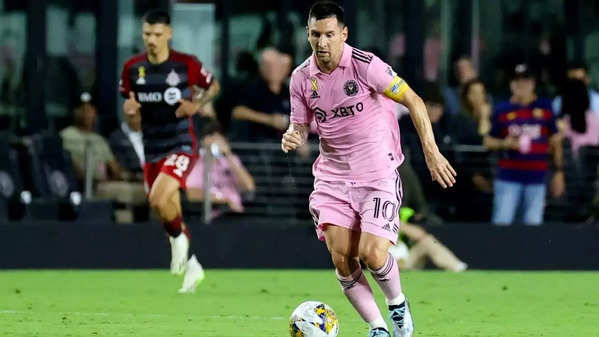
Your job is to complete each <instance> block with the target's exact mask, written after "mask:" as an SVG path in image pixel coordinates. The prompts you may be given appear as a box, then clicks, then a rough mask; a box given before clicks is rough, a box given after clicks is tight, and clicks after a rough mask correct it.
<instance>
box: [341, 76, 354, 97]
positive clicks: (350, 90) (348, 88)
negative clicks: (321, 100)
mask: <svg viewBox="0 0 599 337" xmlns="http://www.w3.org/2000/svg"><path fill="white" fill-rule="evenodd" d="M343 90H345V94H346V95H347V96H355V95H356V94H357V93H358V83H356V81H354V80H349V81H347V82H345V84H344V85H343Z"/></svg>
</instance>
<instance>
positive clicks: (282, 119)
mask: <svg viewBox="0 0 599 337" xmlns="http://www.w3.org/2000/svg"><path fill="white" fill-rule="evenodd" d="M270 116H271V117H270V118H271V120H270V125H271V126H272V127H273V128H275V129H277V130H281V131H283V130H285V129H287V127H288V126H289V116H287V115H284V114H280V113H274V114H272V115H270Z"/></svg>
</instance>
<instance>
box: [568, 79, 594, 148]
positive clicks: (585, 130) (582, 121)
mask: <svg viewBox="0 0 599 337" xmlns="http://www.w3.org/2000/svg"><path fill="white" fill-rule="evenodd" d="M562 97H563V101H562V111H561V113H560V116H562V117H563V119H562V122H560V129H561V130H563V133H564V136H565V138H566V139H568V140H569V141H570V145H571V146H572V152H573V154H574V155H575V156H576V154H577V153H578V149H579V148H580V147H581V146H585V145H598V144H599V114H597V113H596V112H594V111H591V110H590V109H589V106H590V104H589V103H590V102H589V94H588V91H587V86H586V84H585V83H584V82H583V81H581V80H577V79H570V80H568V81H566V83H565V85H564V89H563V92H562Z"/></svg>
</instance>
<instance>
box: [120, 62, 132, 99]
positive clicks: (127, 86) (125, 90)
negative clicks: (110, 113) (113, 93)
mask: <svg viewBox="0 0 599 337" xmlns="http://www.w3.org/2000/svg"><path fill="white" fill-rule="evenodd" d="M130 68H131V66H130V64H129V62H127V63H125V65H124V66H123V71H122V72H121V78H120V80H119V92H120V93H121V96H123V97H124V98H129V91H131V78H129V72H130V71H129V69H130Z"/></svg>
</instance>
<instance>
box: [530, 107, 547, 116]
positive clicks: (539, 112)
mask: <svg viewBox="0 0 599 337" xmlns="http://www.w3.org/2000/svg"><path fill="white" fill-rule="evenodd" d="M532 115H533V116H534V117H535V118H538V119H541V118H543V117H544V116H545V112H544V111H543V109H541V108H534V109H533V110H532Z"/></svg>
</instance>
